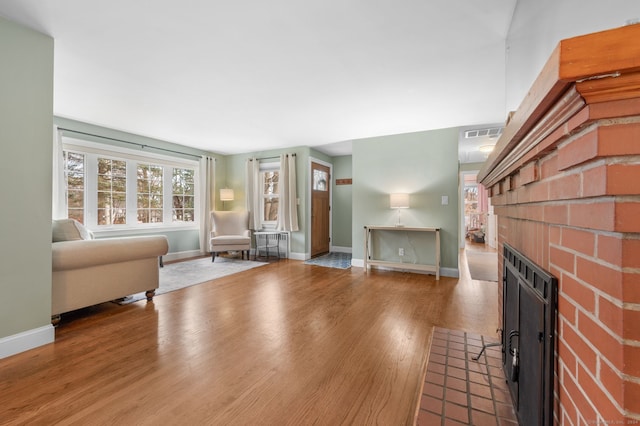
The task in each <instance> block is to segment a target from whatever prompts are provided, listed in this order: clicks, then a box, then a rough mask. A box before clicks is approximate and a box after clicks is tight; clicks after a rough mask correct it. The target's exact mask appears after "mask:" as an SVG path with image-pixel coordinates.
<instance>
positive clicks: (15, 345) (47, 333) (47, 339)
mask: <svg viewBox="0 0 640 426" xmlns="http://www.w3.org/2000/svg"><path fill="white" fill-rule="evenodd" d="M55 337H56V333H55V329H54V328H53V326H52V325H51V324H48V325H45V326H42V327H38V328H34V329H32V330H27V331H23V332H22V333H18V334H14V335H12V336H7V337H3V338H1V339H0V359H2V358H7V357H10V356H12V355H15V354H19V353H20V352H24V351H28V350H29V349H33V348H37V347H38V346H42V345H46V344H48V343H53V341H54V340H55Z"/></svg>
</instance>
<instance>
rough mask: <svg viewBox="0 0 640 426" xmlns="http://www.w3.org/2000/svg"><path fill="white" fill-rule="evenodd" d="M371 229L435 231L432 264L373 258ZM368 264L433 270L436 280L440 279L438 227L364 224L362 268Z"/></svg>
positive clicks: (366, 268) (365, 267) (425, 270)
mask: <svg viewBox="0 0 640 426" xmlns="http://www.w3.org/2000/svg"><path fill="white" fill-rule="evenodd" d="M373 231H393V232H433V233H435V252H436V259H435V264H434V265H424V264H416V263H402V262H392V261H388V260H376V259H373V255H372V253H373V242H372V239H371V234H372V232H373ZM370 266H384V267H388V268H398V269H405V270H411V271H421V272H433V273H435V275H436V280H439V279H440V228H412V227H404V226H365V227H364V270H365V271H367V270H368V269H369V267H370Z"/></svg>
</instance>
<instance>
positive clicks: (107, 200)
mask: <svg viewBox="0 0 640 426" xmlns="http://www.w3.org/2000/svg"><path fill="white" fill-rule="evenodd" d="M124 223H127V163H126V162H125V161H122V160H112V159H110V158H98V225H116V224H124Z"/></svg>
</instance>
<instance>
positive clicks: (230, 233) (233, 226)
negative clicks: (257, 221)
mask: <svg viewBox="0 0 640 426" xmlns="http://www.w3.org/2000/svg"><path fill="white" fill-rule="evenodd" d="M250 250H251V231H250V230H249V212H247V211H229V212H225V211H215V210H214V211H212V212H211V239H210V242H209V251H210V252H211V261H212V262H214V261H215V259H216V256H217V255H218V253H220V252H225V251H226V252H229V251H239V252H241V253H242V258H243V259H244V252H245V251H246V252H247V259H249V252H250Z"/></svg>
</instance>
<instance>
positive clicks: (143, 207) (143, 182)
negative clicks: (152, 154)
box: [138, 163, 164, 223]
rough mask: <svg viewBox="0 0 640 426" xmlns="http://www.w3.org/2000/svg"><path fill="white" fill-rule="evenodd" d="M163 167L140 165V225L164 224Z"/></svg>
mask: <svg viewBox="0 0 640 426" xmlns="http://www.w3.org/2000/svg"><path fill="white" fill-rule="evenodd" d="M163 173H164V170H163V168H162V166H159V165H153V164H144V163H138V223H161V222H163V202H162V188H163V185H162V180H163Z"/></svg>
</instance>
